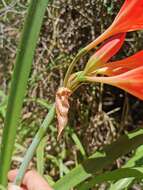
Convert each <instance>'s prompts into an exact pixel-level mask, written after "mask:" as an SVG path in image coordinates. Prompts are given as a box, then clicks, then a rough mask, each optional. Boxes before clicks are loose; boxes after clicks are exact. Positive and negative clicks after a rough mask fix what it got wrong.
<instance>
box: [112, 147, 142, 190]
mask: <svg viewBox="0 0 143 190" xmlns="http://www.w3.org/2000/svg"><path fill="white" fill-rule="evenodd" d="M139 166H143V145H141V146H140V147H139V148H138V149H137V150H136V152H135V154H134V155H133V157H132V158H131V159H130V160H129V161H128V162H127V163H126V164H125V165H124V166H123V167H124V168H126V167H139ZM134 180H135V178H134V177H130V178H125V179H121V180H119V181H117V182H116V183H114V184H111V186H110V188H109V190H114V189H116V190H123V189H125V188H128V187H129V186H130V185H131V184H132V183H133V181H134Z"/></svg>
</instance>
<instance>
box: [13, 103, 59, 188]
mask: <svg viewBox="0 0 143 190" xmlns="http://www.w3.org/2000/svg"><path fill="white" fill-rule="evenodd" d="M54 116H55V104H53V106H52V107H51V109H50V111H49V113H48V114H47V116H46V118H45V119H44V121H43V123H42V125H41V127H40V128H39V130H38V132H37V134H36V135H35V137H34V139H33V141H32V143H31V145H30V147H29V148H28V150H27V152H26V154H25V156H24V158H23V162H22V164H21V166H20V168H19V171H18V174H17V176H16V179H15V181H14V184H15V185H18V186H20V185H21V182H22V180H23V177H24V174H25V172H26V170H27V168H28V166H29V163H30V161H31V159H32V157H33V155H34V153H35V151H36V149H37V147H38V145H39V143H40V141H41V140H42V138H43V136H44V135H45V133H46V131H47V128H48V127H49V125H50V124H51V122H52V121H53V119H54Z"/></svg>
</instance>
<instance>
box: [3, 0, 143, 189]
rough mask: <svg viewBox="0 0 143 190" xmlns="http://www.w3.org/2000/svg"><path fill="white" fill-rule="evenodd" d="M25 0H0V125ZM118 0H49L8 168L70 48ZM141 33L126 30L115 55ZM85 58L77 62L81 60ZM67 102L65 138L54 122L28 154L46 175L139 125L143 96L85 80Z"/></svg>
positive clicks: (55, 175)
mask: <svg viewBox="0 0 143 190" xmlns="http://www.w3.org/2000/svg"><path fill="white" fill-rule="evenodd" d="M28 2H29V1H26V0H17V1H10V0H1V2H0V133H1V132H2V128H3V121H4V117H5V111H6V105H7V95H8V90H9V86H10V82H11V75H12V69H13V63H14V61H15V56H16V48H17V44H18V41H19V39H20V32H21V29H22V26H23V21H24V17H25V13H26V10H27V6H28ZM122 3H123V0H120V1H117V0H112V1H111V0H96V1H95V0H84V1H83V0H78V1H76V0H53V1H52V2H51V3H50V5H49V6H48V8H47V11H46V15H45V18H44V23H43V26H42V30H41V34H40V38H39V43H38V48H37V49H36V55H35V60H34V63H33V69H32V72H31V75H30V79H29V82H28V93H27V95H26V98H25V102H24V108H23V111H22V120H21V123H20V125H19V127H18V131H17V139H16V145H15V153H14V156H13V164H12V167H13V168H15V167H17V166H19V164H20V163H21V161H22V158H23V155H24V153H25V150H26V149H27V147H28V145H29V144H30V142H31V139H32V137H33V136H34V134H35V133H36V131H37V129H38V126H39V125H40V123H41V121H42V120H43V118H44V117H45V115H46V113H47V112H48V109H49V108H50V105H51V103H52V102H53V101H54V96H55V92H56V90H57V88H58V86H59V85H60V84H61V82H62V80H63V77H64V74H65V71H66V69H67V67H68V64H69V63H70V61H71V60H72V58H73V56H74V55H75V54H76V53H77V51H78V50H79V49H80V48H81V47H84V45H86V44H87V43H88V42H90V41H92V40H93V39H95V38H96V37H97V36H98V35H99V34H100V33H102V32H103V31H104V30H105V29H106V28H107V27H108V26H109V25H110V23H111V22H112V21H113V19H114V17H115V15H116V14H117V12H118V10H119V9H120V7H121V5H122ZM29 27H30V26H29ZM142 39H143V32H134V33H129V34H128V36H127V39H126V43H125V45H124V47H123V48H122V49H121V51H120V52H119V53H118V55H117V56H116V57H114V58H113V59H120V58H123V57H126V56H129V55H132V54H133V53H135V52H137V51H138V50H141V49H142V42H143V40H142ZM87 58H88V57H85V58H84V59H85V60H86V59H87ZM85 60H82V61H81V62H80V64H79V67H80V68H81V67H83V64H84V63H85ZM70 103H71V105H72V106H71V110H70V121H69V126H68V127H67V128H66V130H65V133H64V136H63V138H62V139H61V140H60V142H57V140H56V138H57V130H56V127H55V124H53V125H51V126H50V128H49V129H48V132H47V135H46V137H45V138H44V139H43V141H42V143H41V145H40V146H39V150H38V151H37V154H36V155H35V157H34V158H33V161H32V162H31V166H30V167H34V168H35V167H37V169H38V171H39V172H40V173H41V174H43V173H44V174H45V177H46V178H47V179H48V181H49V182H50V183H53V180H57V179H59V178H60V177H62V176H63V175H64V174H66V173H68V172H69V170H70V169H71V168H73V167H74V166H75V165H76V164H77V163H80V162H81V161H82V160H84V159H85V158H86V157H88V156H89V155H91V154H92V153H93V152H94V151H95V150H102V148H103V146H104V145H106V144H110V143H111V142H113V141H114V140H116V139H117V138H118V137H119V136H121V135H122V134H127V133H128V132H129V131H132V130H133V129H136V128H139V127H140V128H141V127H142V124H143V119H142V115H143V109H142V107H143V103H142V102H141V101H139V100H138V99H136V98H134V97H132V96H131V95H128V94H126V93H124V92H123V91H121V90H119V89H116V88H114V87H111V86H107V85H104V86H102V85H90V86H89V85H87V86H86V85H85V86H82V87H81V88H80V89H78V90H77V91H76V93H75V94H74V96H73V97H72V98H71V101H70ZM41 152H42V153H41ZM130 155H131V153H130V154H128V155H125V156H124V157H121V158H119V159H118V160H116V162H115V163H114V164H113V165H112V166H110V167H109V168H107V170H108V171H109V170H112V169H116V168H120V167H121V166H122V165H123V164H124V163H126V161H127V160H128V159H129V158H130ZM50 176H51V177H50ZM108 186H109V184H107V183H102V184H100V185H98V186H97V187H95V188H93V189H101V190H102V189H107V187H108ZM142 188H143V185H142V183H141V182H140V183H137V182H135V183H134V184H133V185H132V187H131V189H142Z"/></svg>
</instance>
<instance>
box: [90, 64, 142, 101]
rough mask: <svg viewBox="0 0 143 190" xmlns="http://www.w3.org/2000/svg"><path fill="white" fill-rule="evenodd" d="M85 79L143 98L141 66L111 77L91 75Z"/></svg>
mask: <svg viewBox="0 0 143 190" xmlns="http://www.w3.org/2000/svg"><path fill="white" fill-rule="evenodd" d="M86 80H87V81H90V82H101V83H106V84H110V85H112V86H116V87H118V88H121V89H123V90H125V91H127V92H128V93H130V94H132V95H134V96H136V97H138V98H140V99H142V100H143V66H142V67H139V68H136V69H133V70H131V71H128V72H126V73H123V74H121V75H117V76H113V77H96V76H95V77H94V76H92V77H86Z"/></svg>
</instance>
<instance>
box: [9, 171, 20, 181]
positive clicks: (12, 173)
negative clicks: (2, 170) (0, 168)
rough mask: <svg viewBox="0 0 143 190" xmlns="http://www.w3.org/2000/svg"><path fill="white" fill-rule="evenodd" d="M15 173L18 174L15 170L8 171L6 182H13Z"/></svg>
mask: <svg viewBox="0 0 143 190" xmlns="http://www.w3.org/2000/svg"><path fill="white" fill-rule="evenodd" d="M17 172H18V170H17V169H14V170H11V171H9V172H8V180H9V181H11V182H12V181H14V179H15V177H16V175H17Z"/></svg>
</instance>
